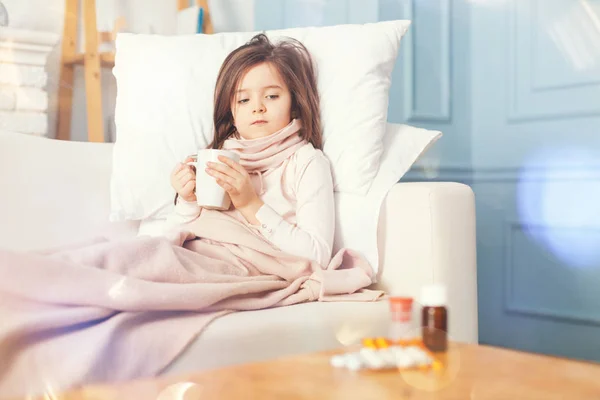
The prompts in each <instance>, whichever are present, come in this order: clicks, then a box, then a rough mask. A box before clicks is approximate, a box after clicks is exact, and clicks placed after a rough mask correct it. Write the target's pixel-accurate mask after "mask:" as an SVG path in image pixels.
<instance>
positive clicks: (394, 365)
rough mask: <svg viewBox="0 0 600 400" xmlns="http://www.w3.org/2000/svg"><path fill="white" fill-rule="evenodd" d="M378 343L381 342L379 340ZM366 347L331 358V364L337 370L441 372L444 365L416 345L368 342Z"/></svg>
mask: <svg viewBox="0 0 600 400" xmlns="http://www.w3.org/2000/svg"><path fill="white" fill-rule="evenodd" d="M378 342H381V341H380V340H378ZM363 343H364V346H363V347H362V348H361V349H360V350H358V351H353V352H347V353H344V354H338V355H335V356H333V357H331V360H330V363H331V365H332V366H333V367H335V368H346V369H349V370H351V371H358V370H387V369H396V370H410V369H434V370H439V369H441V368H442V364H441V362H440V361H439V360H436V359H435V357H434V356H433V355H432V354H431V352H429V351H428V350H427V349H425V348H423V347H422V346H419V345H416V344H408V345H398V344H392V345H389V344H388V343H387V342H385V344H384V345H380V346H377V345H374V344H373V343H372V342H370V341H369V340H367V341H366V342H365V341H364V342H363Z"/></svg>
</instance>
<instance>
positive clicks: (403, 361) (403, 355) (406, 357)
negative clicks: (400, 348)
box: [396, 352, 416, 368]
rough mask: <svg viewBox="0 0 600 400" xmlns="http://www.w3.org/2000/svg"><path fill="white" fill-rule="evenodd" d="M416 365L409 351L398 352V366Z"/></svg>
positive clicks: (409, 366) (408, 366)
mask: <svg viewBox="0 0 600 400" xmlns="http://www.w3.org/2000/svg"><path fill="white" fill-rule="evenodd" d="M415 365H416V362H415V360H414V359H413V358H412V357H411V356H410V354H408V353H407V352H398V353H397V354H396V367H398V368H411V367H414V366H415Z"/></svg>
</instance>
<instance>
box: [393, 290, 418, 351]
mask: <svg viewBox="0 0 600 400" xmlns="http://www.w3.org/2000/svg"><path fill="white" fill-rule="evenodd" d="M412 307H413V299H412V297H399V296H394V297H390V311H391V314H392V321H391V322H392V324H391V327H390V333H389V336H390V339H392V341H394V342H398V341H401V340H407V339H410V338H411V335H412V334H413V326H412Z"/></svg>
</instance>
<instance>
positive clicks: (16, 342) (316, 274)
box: [0, 210, 383, 397]
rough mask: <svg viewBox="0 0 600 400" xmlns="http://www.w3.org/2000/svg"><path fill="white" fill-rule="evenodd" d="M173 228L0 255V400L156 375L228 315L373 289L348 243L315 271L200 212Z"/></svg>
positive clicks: (223, 218) (375, 294)
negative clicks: (160, 234)
mask: <svg viewBox="0 0 600 400" xmlns="http://www.w3.org/2000/svg"><path fill="white" fill-rule="evenodd" d="M184 229H185V231H181V232H173V235H172V237H170V238H150V237H138V238H132V239H127V240H120V241H108V240H104V239H98V240H96V241H94V242H92V243H86V244H81V245H77V246H71V247H68V248H60V249H53V250H51V251H44V252H37V253H17V252H10V251H0V276H1V277H2V278H1V279H0V321H1V322H0V397H2V396H16V395H23V394H26V393H27V391H28V390H31V389H34V388H35V389H34V390H36V391H39V390H40V388H53V390H56V389H59V390H64V389H67V388H70V387H73V386H74V385H80V384H86V383H91V382H102V381H104V382H106V381H122V380H127V379H132V378H137V377H142V376H152V375H156V374H159V373H160V372H161V371H162V370H163V369H164V368H165V367H167V366H168V365H169V364H170V363H171V362H172V361H173V360H174V359H175V358H177V356H178V355H179V354H180V353H181V352H182V351H184V350H185V348H186V346H187V345H188V344H189V343H190V342H191V341H192V340H193V339H194V338H195V337H196V336H197V335H198V334H200V332H201V331H202V330H203V329H204V328H205V327H206V326H207V325H208V324H209V323H210V322H211V321H212V320H213V319H214V318H216V317H218V316H221V315H224V314H226V313H228V312H232V311H236V310H255V309H261V308H267V307H277V306H285V305H290V304H296V303H301V302H307V301H339V300H343V301H348V300H356V301H374V300H376V299H378V298H380V297H381V296H382V294H383V293H382V292H380V291H372V290H367V289H364V288H365V287H366V286H368V285H370V284H371V283H372V270H371V268H370V266H369V265H368V264H367V262H366V261H365V260H364V259H362V258H361V257H359V256H358V255H357V254H354V253H353V252H351V251H348V250H343V251H340V252H339V253H338V254H336V255H335V256H334V258H333V259H332V261H331V263H330V264H329V266H327V267H326V268H322V267H321V266H319V265H317V264H316V263H315V262H311V261H308V260H305V259H301V258H298V257H294V256H290V255H288V254H285V253H283V252H281V251H279V250H277V249H276V248H274V247H273V246H272V245H271V244H270V243H269V242H268V241H267V240H265V239H264V238H263V237H262V236H261V235H260V234H258V233H257V232H255V231H254V230H253V229H252V227H250V226H248V225H246V224H243V223H241V222H239V221H238V220H236V219H235V218H232V217H231V216H229V215H226V214H223V213H219V212H212V211H206V210H205V211H203V212H202V214H201V215H200V217H199V218H198V219H197V220H196V221H194V222H193V223H191V224H189V225H188V226H185V227H184ZM195 238H196V239H195ZM193 239H195V240H193Z"/></svg>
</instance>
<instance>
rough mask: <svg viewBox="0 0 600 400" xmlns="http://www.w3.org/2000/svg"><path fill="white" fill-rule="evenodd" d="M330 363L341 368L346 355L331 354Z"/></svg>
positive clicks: (344, 363) (344, 362)
mask: <svg viewBox="0 0 600 400" xmlns="http://www.w3.org/2000/svg"><path fill="white" fill-rule="evenodd" d="M330 363H331V365H332V366H333V367H335V368H342V367H344V366H345V365H346V357H345V356H344V355H343V354H341V355H336V356H333V357H331V360H330Z"/></svg>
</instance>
